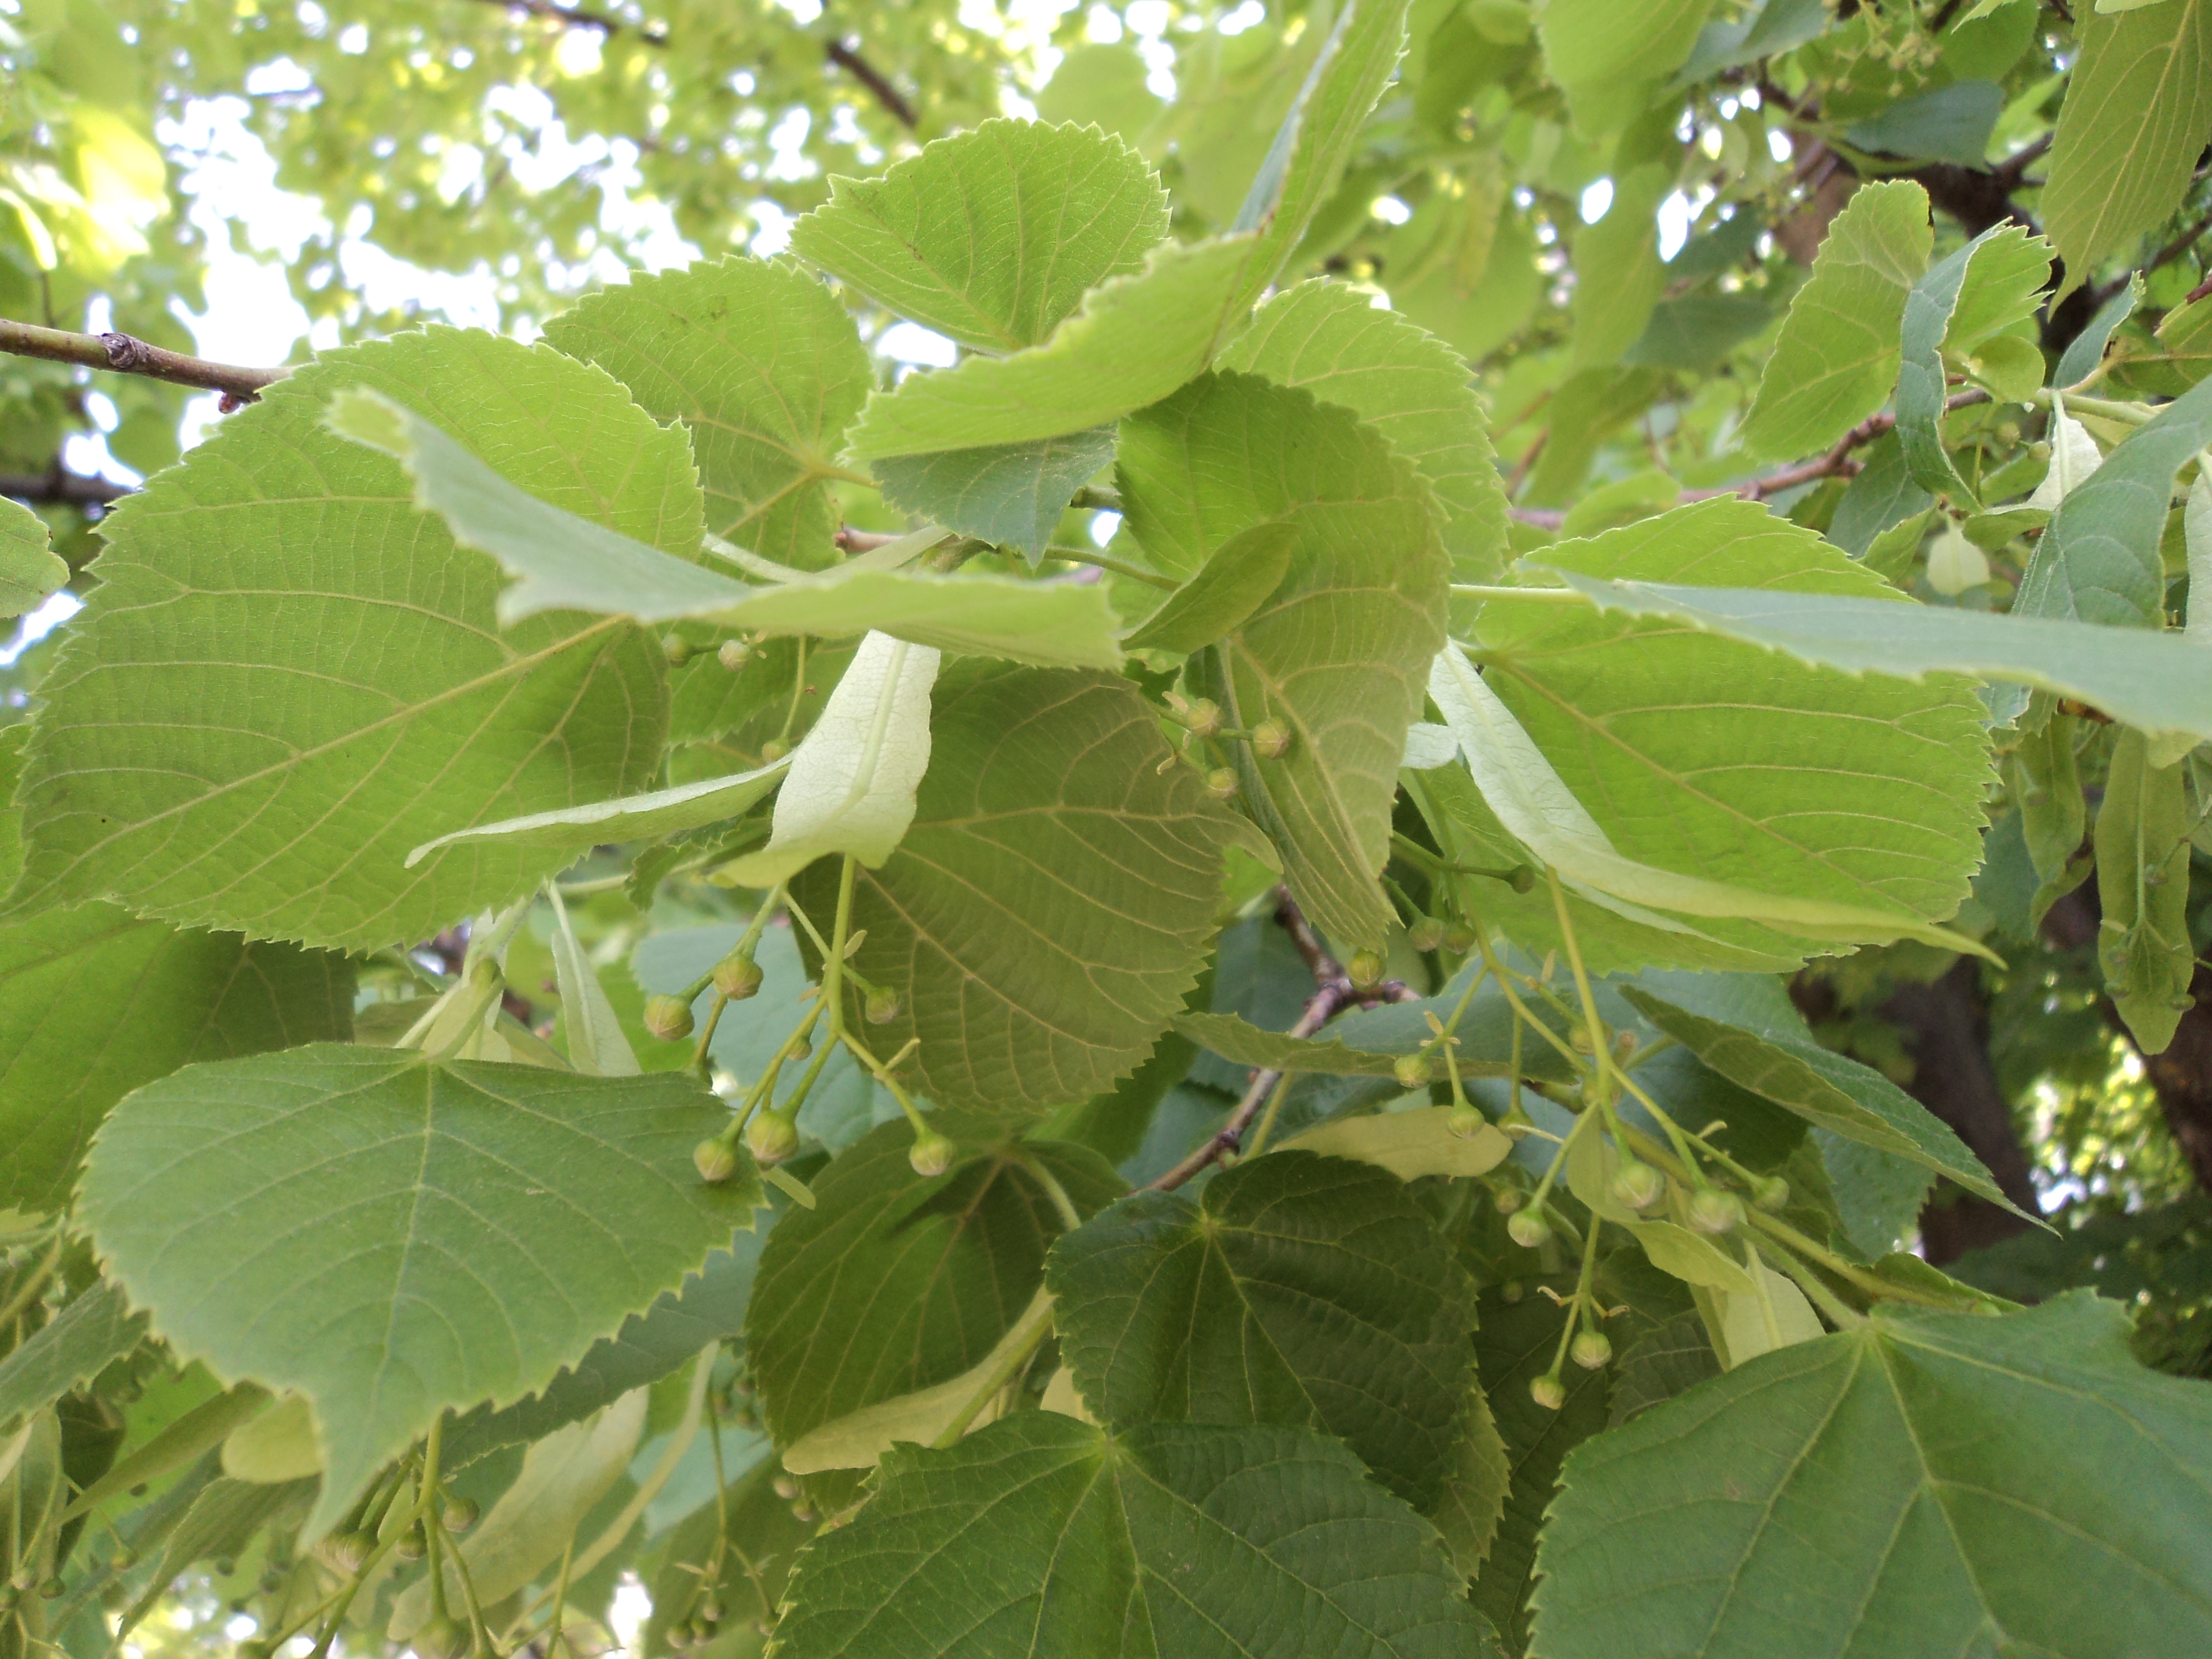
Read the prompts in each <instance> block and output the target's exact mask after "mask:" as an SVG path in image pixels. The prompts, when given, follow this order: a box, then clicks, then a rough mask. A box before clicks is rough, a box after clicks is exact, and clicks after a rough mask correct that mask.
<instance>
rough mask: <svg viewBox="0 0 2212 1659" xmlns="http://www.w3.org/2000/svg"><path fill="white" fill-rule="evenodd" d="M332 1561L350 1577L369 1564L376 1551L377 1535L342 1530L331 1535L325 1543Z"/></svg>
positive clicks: (325, 1549) (327, 1553)
mask: <svg viewBox="0 0 2212 1659" xmlns="http://www.w3.org/2000/svg"><path fill="white" fill-rule="evenodd" d="M324 1552H325V1554H326V1555H327V1556H328V1558H329V1559H330V1563H331V1565H332V1566H334V1567H336V1568H337V1570H338V1571H340V1572H342V1573H344V1574H345V1575H347V1577H351V1576H352V1575H353V1574H355V1573H357V1572H359V1571H361V1570H362V1568H363V1567H365V1566H367V1565H368V1558H369V1557H370V1556H371V1555H373V1554H374V1553H375V1552H376V1535H375V1534H374V1533H368V1532H341V1533H337V1534H332V1535H331V1538H330V1540H329V1541H328V1542H326V1543H325V1545H324Z"/></svg>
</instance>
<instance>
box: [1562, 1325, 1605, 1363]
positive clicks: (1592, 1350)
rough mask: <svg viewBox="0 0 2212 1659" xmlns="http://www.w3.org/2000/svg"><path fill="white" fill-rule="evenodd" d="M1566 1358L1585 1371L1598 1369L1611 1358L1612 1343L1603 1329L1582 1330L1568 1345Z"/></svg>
mask: <svg viewBox="0 0 2212 1659" xmlns="http://www.w3.org/2000/svg"><path fill="white" fill-rule="evenodd" d="M1567 1358H1570V1359H1571V1360H1573V1361H1574V1362H1575V1364H1577V1365H1579V1366H1581V1367H1582V1368H1583V1370H1586V1371H1595V1370H1601V1369H1602V1368H1603V1367H1604V1366H1605V1365H1606V1364H1607V1363H1608V1362H1609V1361H1610V1360H1611V1359H1612V1358H1613V1344H1612V1343H1611V1342H1609V1341H1607V1340H1606V1335H1605V1333H1604V1332H1603V1331H1583V1332H1582V1333H1580V1334H1577V1336H1576V1338H1575V1340H1574V1341H1573V1342H1572V1343H1571V1344H1570V1345H1569V1346H1568V1348H1567Z"/></svg>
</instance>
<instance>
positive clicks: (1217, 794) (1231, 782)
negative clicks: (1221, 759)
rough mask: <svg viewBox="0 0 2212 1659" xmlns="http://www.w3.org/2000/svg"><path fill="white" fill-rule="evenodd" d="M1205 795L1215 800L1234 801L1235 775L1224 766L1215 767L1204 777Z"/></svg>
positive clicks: (1235, 791) (1235, 789)
mask: <svg viewBox="0 0 2212 1659" xmlns="http://www.w3.org/2000/svg"><path fill="white" fill-rule="evenodd" d="M1206 793H1207V794H1209V795H1211V796H1212V797H1213V799H1216V800H1233V799H1236V795H1237V774H1236V773H1235V772H1233V771H1231V769H1229V768H1228V767H1225V766H1217V767H1215V768H1214V769H1212V771H1211V772H1208V773H1207V774H1206Z"/></svg>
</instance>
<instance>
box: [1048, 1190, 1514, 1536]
mask: <svg viewBox="0 0 2212 1659" xmlns="http://www.w3.org/2000/svg"><path fill="white" fill-rule="evenodd" d="M1045 1282H1046V1284H1047V1285H1048V1286H1049V1287H1050V1288H1051V1290H1052V1292H1053V1295H1054V1297H1055V1298H1056V1300H1057V1305H1056V1307H1055V1309H1054V1321H1055V1323H1056V1326H1057V1328H1058V1330H1059V1334H1060V1353H1061V1356H1062V1358H1064V1359H1065V1361H1066V1364H1067V1365H1068V1366H1069V1368H1070V1369H1072V1370H1073V1371H1074V1373H1075V1381H1076V1385H1077V1387H1078V1388H1079V1389H1081V1390H1082V1392H1083V1399H1084V1403H1085V1405H1087V1406H1089V1407H1090V1408H1091V1412H1092V1413H1093V1414H1095V1415H1096V1416H1097V1418H1098V1419H1100V1420H1101V1421H1102V1422H1105V1423H1110V1424H1115V1425H1134V1424H1139V1423H1148V1422H1162V1421H1182V1422H1196V1423H1299V1424H1306V1425H1311V1426H1313V1427H1316V1428H1320V1429H1323V1430H1326V1431H1328V1432H1329V1433H1331V1434H1334V1435H1336V1436H1338V1437H1340V1438H1342V1439H1343V1440H1344V1441H1345V1442H1346V1443H1348V1444H1349V1445H1350V1446H1351V1447H1352V1449H1353V1450H1354V1451H1355V1452H1357V1453H1358V1454H1359V1455H1360V1458H1361V1459H1362V1461H1364V1462H1365V1463H1366V1464H1367V1466H1368V1467H1369V1468H1371V1469H1373V1470H1374V1471H1375V1473H1376V1476H1377V1477H1378V1478H1379V1479H1380V1480H1382V1481H1383V1484H1384V1485H1385V1486H1389V1488H1390V1490H1391V1491H1393V1492H1396V1493H1397V1494H1398V1495H1399V1496H1400V1497H1401V1498H1406V1499H1407V1501H1408V1502H1410V1503H1412V1504H1415V1505H1416V1506H1425V1505H1427V1504H1430V1503H1431V1502H1432V1501H1433V1500H1434V1499H1435V1498H1436V1497H1437V1493H1438V1492H1439V1490H1440V1487H1441V1483H1442V1479H1443V1474H1444V1471H1445V1469H1446V1468H1448V1467H1449V1462H1450V1459H1451V1451H1452V1447H1453V1444H1454V1443H1455V1439H1456V1437H1457V1436H1458V1433H1459V1428H1460V1424H1461V1419H1462V1416H1463V1414H1464V1409H1465V1399H1466V1395H1467V1389H1468V1380H1469V1376H1470V1374H1471V1372H1472V1369H1473V1366H1474V1351H1473V1350H1472V1349H1471V1348H1470V1347H1469V1346H1468V1341H1467V1333H1468V1329H1469V1328H1470V1327H1472V1326H1473V1324H1474V1287H1473V1285H1471V1284H1469V1283H1468V1280H1467V1279H1466V1277H1465V1275H1464V1274H1463V1273H1462V1272H1461V1270H1460V1269H1459V1267H1458V1265H1457V1264H1456V1263H1455V1261H1453V1259H1452V1255H1451V1252H1450V1250H1449V1248H1448V1247H1447V1246H1446V1244H1445V1243H1444V1241H1443V1237H1442V1236H1441V1235H1440V1234H1439V1233H1438V1232H1437V1231H1436V1228H1435V1227H1434V1226H1433V1225H1431V1222H1430V1220H1429V1218H1428V1216H1427V1214H1426V1212H1425V1211H1423V1210H1422V1208H1421V1206H1419V1204H1418V1203H1417V1202H1415V1201H1414V1200H1413V1197H1412V1196H1411V1195H1410V1194H1407V1191H1406V1190H1405V1188H1404V1186H1403V1185H1402V1184H1401V1182H1399V1181H1398V1179H1397V1178H1396V1177H1395V1176H1392V1175H1390V1174H1389V1172H1388V1171H1386V1170H1379V1169H1376V1168H1375V1167H1374V1166H1372V1165H1370V1164H1354V1163H1350V1162H1347V1161H1346V1160H1344V1159H1342V1158H1322V1157H1317V1156H1316V1155H1315V1154H1314V1153H1313V1152H1308V1151H1290V1150H1284V1151H1280V1152H1272V1153H1269V1154H1268V1155H1267V1156H1266V1157H1264V1158H1254V1159H1252V1160H1251V1161H1250V1162H1249V1163H1246V1164H1240V1165H1239V1166H1238V1167H1237V1168H1236V1169H1234V1170H1229V1171H1227V1172H1226V1173H1225V1174H1222V1175H1219V1176H1216V1177H1215V1178H1214V1179H1213V1180H1212V1181H1211V1182H1207V1184H1206V1188H1205V1189H1204V1191H1203V1193H1202V1194H1200V1198H1199V1199H1198V1200H1192V1199H1190V1198H1189V1197H1187V1196H1186V1195H1184V1194H1182V1193H1163V1192H1141V1193H1133V1194H1130V1195H1129V1196H1128V1197H1127V1198H1125V1199H1123V1200H1121V1202H1119V1203H1118V1204H1115V1206H1112V1207H1111V1208H1110V1209H1108V1210H1106V1211H1104V1212H1102V1213H1100V1214H1099V1215H1097V1216H1094V1217H1093V1218H1091V1220H1089V1221H1087V1222H1085V1224H1084V1225H1082V1226H1080V1227H1079V1228H1077V1229H1076V1230H1075V1231H1073V1232H1072V1233H1070V1234H1068V1235H1067V1237H1065V1238H1063V1239H1062V1240H1060V1243H1058V1244H1056V1245H1055V1246H1054V1249H1053V1252H1052V1257H1051V1260H1050V1261H1049V1262H1048V1264H1047V1268H1046V1278H1045Z"/></svg>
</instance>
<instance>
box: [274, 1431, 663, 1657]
mask: <svg viewBox="0 0 2212 1659" xmlns="http://www.w3.org/2000/svg"><path fill="white" fill-rule="evenodd" d="M647 1398H648V1396H647V1391H646V1390H645V1389H633V1390H632V1391H631V1392H629V1393H628V1394H626V1395H623V1396H622V1398H620V1399H619V1400H617V1401H614V1402H612V1403H611V1405H609V1406H607V1407H605V1409H604V1410H602V1411H599V1412H596V1413H593V1414H592V1416H590V1417H588V1418H586V1419H584V1420H583V1421H581V1422H578V1423H571V1424H569V1425H568V1426H567V1427H565V1428H562V1429H556V1430H555V1431H553V1432H552V1433H551V1434H549V1435H547V1436H546V1437H544V1439H543V1440H540V1441H538V1442H537V1443H535V1444H533V1445H532V1446H531V1448H530V1449H528V1450H527V1451H526V1452H525V1453H523V1455H522V1472H521V1473H520V1474H518V1475H516V1476H515V1478H514V1484H513V1486H509V1487H508V1488H507V1490H506V1491H505V1492H501V1494H500V1498H499V1501H498V1502H497V1503H495V1504H493V1505H492V1506H491V1508H490V1509H489V1510H487V1511H485V1513H484V1516H483V1519H482V1520H480V1521H478V1522H477V1524H476V1525H475V1526H474V1527H472V1528H470V1530H469V1533H468V1535H467V1536H466V1537H464V1538H461V1539H459V1540H457V1541H455V1547H458V1548H459V1552H460V1555H461V1559H462V1560H463V1561H464V1562H465V1564H466V1565H467V1567H468V1580H467V1583H468V1586H469V1588H470V1589H471V1591H472V1592H473V1593H474V1595H475V1596H476V1598H477V1601H478V1602H479V1603H480V1604H481V1605H483V1606H486V1607H492V1606H496V1605H498V1604H499V1603H501V1602H502V1601H506V1600H507V1598H508V1597H509V1596H511V1595H513V1594H514V1593H515V1592H516V1591H517V1590H520V1589H524V1588H525V1587H526V1586H527V1585H528V1584H529V1583H530V1582H531V1581H532V1579H534V1578H536V1577H538V1575H539V1574H540V1573H542V1572H544V1571H545V1570H546V1569H547V1568H549V1567H551V1566H553V1565H556V1563H557V1562H559V1560H560V1559H561V1553H562V1551H563V1550H564V1549H567V1548H568V1547H569V1544H570V1541H572V1540H573V1539H574V1538H575V1536H576V1533H577V1528H580V1527H581V1526H583V1525H584V1522H585V1517H586V1516H588V1515H590V1514H591V1512H592V1508H593V1506H594V1505H596V1504H598V1503H599V1500H600V1499H601V1498H605V1496H606V1495H607V1493H608V1492H611V1491H612V1490H613V1488H614V1484H615V1482H616V1481H617V1480H620V1479H621V1478H622V1475H623V1470H625V1469H626V1468H629V1461H630V1457H631V1455H632V1454H633V1453H635V1451H636V1450H637V1442H638V1437H639V1436H640V1435H641V1433H643V1432H644V1430H645V1414H646V1407H647ZM279 1409H280V1410H281V1409H282V1407H279ZM270 1415H272V1416H273V1415H274V1413H270ZM261 1420H262V1421H263V1422H266V1421H267V1420H268V1419H267V1418H264V1419H261ZM254 1426H258V1425H254ZM440 1569H442V1570H443V1571H445V1573H446V1592H447V1597H448V1598H449V1599H450V1600H451V1601H455V1602H458V1601H460V1599H461V1595H462V1580H461V1577H460V1575H459V1573H456V1572H454V1571H453V1569H452V1567H451V1566H450V1565H448V1564H447V1563H446V1562H444V1561H443V1560H441V1561H440V1562H439V1563H437V1564H436V1565H434V1567H433V1569H432V1570H433V1571H438V1570H440ZM429 1617H430V1581H429V1577H428V1574H425V1575H424V1576H423V1577H421V1578H419V1579H417V1580H416V1582H415V1583H412V1584H410V1585H409V1586H408V1587H407V1589H405V1590H404V1591H403V1592H401V1594H400V1595H398V1598H397V1599H396V1600H395V1601H393V1602H392V1619H391V1623H390V1626H389V1629H388V1630H387V1632H386V1634H387V1635H389V1636H390V1637H391V1638H392V1640H393V1641H395V1642H404V1641H406V1640H407V1639H408V1638H410V1637H412V1636H413V1635H415V1634H416V1632H418V1631H420V1630H421V1629H422V1626H424V1624H426V1623H427V1622H428V1620H429Z"/></svg>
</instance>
